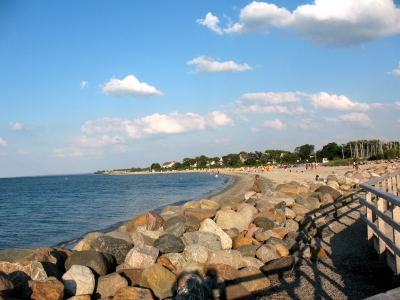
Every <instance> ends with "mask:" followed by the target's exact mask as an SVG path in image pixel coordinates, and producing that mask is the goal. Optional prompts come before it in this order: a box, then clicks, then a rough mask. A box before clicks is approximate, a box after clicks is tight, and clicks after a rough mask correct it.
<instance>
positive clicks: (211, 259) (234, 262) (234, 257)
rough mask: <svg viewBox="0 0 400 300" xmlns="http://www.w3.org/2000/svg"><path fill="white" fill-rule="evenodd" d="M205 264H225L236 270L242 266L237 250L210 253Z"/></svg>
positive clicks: (240, 255)
mask: <svg viewBox="0 0 400 300" xmlns="http://www.w3.org/2000/svg"><path fill="white" fill-rule="evenodd" d="M206 264H207V265H210V264H225V265H228V266H231V267H232V268H235V269H236V270H237V269H239V268H240V267H241V265H242V254H241V253H240V252H239V251H237V250H220V251H215V252H213V253H210V255H209V256H208V260H207V263H206Z"/></svg>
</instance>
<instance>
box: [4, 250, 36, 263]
mask: <svg viewBox="0 0 400 300" xmlns="http://www.w3.org/2000/svg"><path fill="white" fill-rule="evenodd" d="M34 259H35V249H20V248H12V249H6V250H2V251H0V261H6V262H10V263H15V262H20V261H32V260H34Z"/></svg>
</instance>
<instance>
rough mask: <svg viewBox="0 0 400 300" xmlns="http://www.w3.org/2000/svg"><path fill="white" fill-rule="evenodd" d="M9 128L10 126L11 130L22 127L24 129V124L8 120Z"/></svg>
mask: <svg viewBox="0 0 400 300" xmlns="http://www.w3.org/2000/svg"><path fill="white" fill-rule="evenodd" d="M10 128H11V130H23V129H26V127H25V126H24V125H22V124H21V123H12V122H10Z"/></svg>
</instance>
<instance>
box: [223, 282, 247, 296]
mask: <svg viewBox="0 0 400 300" xmlns="http://www.w3.org/2000/svg"><path fill="white" fill-rule="evenodd" d="M225 299H226V300H231V299H232V300H233V299H240V300H251V299H254V296H253V295H252V294H251V293H250V292H249V291H248V290H247V289H246V288H245V287H244V286H243V285H242V284H240V283H236V284H229V285H227V286H226V288H225Z"/></svg>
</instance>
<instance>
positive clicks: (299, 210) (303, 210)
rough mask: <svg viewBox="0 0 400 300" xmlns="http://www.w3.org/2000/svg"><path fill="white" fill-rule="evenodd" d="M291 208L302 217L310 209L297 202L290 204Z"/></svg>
mask: <svg viewBox="0 0 400 300" xmlns="http://www.w3.org/2000/svg"><path fill="white" fill-rule="evenodd" d="M292 210H293V211H294V212H295V214H296V216H297V217H298V216H300V217H304V216H305V215H306V214H307V213H308V212H310V210H309V209H308V208H307V207H305V206H304V205H300V204H297V203H294V204H293V206H292Z"/></svg>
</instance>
